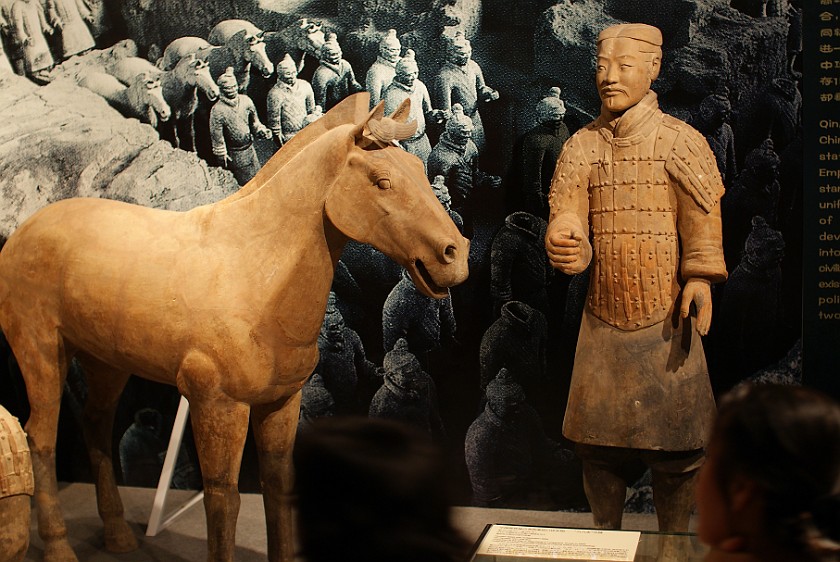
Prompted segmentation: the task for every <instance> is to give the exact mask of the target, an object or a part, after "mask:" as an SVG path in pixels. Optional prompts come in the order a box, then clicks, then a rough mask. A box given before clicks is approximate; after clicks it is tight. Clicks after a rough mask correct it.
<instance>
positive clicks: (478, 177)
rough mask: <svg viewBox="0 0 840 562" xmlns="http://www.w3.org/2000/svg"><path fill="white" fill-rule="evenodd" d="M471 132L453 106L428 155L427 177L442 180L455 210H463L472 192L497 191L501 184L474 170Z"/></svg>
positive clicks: (475, 155)
mask: <svg viewBox="0 0 840 562" xmlns="http://www.w3.org/2000/svg"><path fill="white" fill-rule="evenodd" d="M474 132H475V128H474V124H473V121H472V120H471V119H470V118H469V117H468V116H467V115H466V114H465V113H464V110H463V108H462V107H461V105H460V104H457V103H456V104H455V105H454V106H452V113H451V117H450V118H449V120H447V122H446V128H445V130H444V132H443V134H442V135H441V137H440V141H439V142H438V143H437V144H436V145H435V147H434V148H433V149H432V153H431V154H430V155H429V162H428V170H427V171H428V175H429V178H430V179H433V178H434V177H435V176H443V177H444V181H445V183H446V185H447V186H448V187H449V192H450V195H451V196H452V206H453V207H454V208H455V210H457V211H461V210H462V209H463V207H464V203H465V202H466V200H467V199H468V198H469V196H470V194H471V193H472V192H473V190H474V189H476V188H478V187H489V188H497V187H499V185H501V183H502V179H501V178H500V177H498V176H492V175H490V174H487V173H485V172H483V171H482V170H481V169H480V168H479V167H478V148H477V147H476V146H475V143H474V142H473V141H472V138H473V133H474ZM465 218H466V217H465Z"/></svg>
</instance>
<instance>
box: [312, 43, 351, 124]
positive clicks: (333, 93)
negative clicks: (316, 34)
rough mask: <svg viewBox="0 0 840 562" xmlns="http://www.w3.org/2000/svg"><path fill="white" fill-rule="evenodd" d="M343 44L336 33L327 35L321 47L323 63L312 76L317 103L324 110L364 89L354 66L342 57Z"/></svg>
mask: <svg viewBox="0 0 840 562" xmlns="http://www.w3.org/2000/svg"><path fill="white" fill-rule="evenodd" d="M342 55H343V53H342V52H341V46H340V45H339V44H338V40H337V39H336V36H335V33H330V34H329V35H327V40H326V41H325V42H324V45H323V46H322V47H321V64H320V65H318V68H317V69H316V70H315V74H314V75H313V76H312V89H313V90H314V91H315V103H317V104H318V105H320V106H321V107H322V108H323V109H324V111H329V110H330V109H331V108H332V107H333V106H334V105H335V104H337V103H338V102H340V101H341V100H343V99H344V98H346V97H347V96H349V95H350V94H355V93H357V92H361V91H363V90H364V88H362V85H361V84H359V83H358V82H357V81H356V75H355V74H354V73H353V67H352V66H350V63H349V62H347V61H346V60H344V59H343V58H341V57H342Z"/></svg>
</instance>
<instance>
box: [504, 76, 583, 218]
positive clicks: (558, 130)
mask: <svg viewBox="0 0 840 562" xmlns="http://www.w3.org/2000/svg"><path fill="white" fill-rule="evenodd" d="M535 109H536V121H537V124H536V125H535V126H534V127H533V128H531V129H530V130H529V131H528V132H526V133H525V134H524V135H522V139H521V141H520V143H519V144H520V147H518V150H517V152H518V153H519V154H518V160H519V162H517V163H516V166H515V168H518V169H517V170H516V171H515V172H514V173H515V175H516V176H517V177H515V178H513V181H514V182H515V183H517V184H519V185H520V186H521V187H520V188H519V190H518V191H519V193H511V194H509V195H510V196H511V197H510V199H511V200H513V201H512V202H511V206H512V210H515V211H528V212H529V213H531V214H533V215H536V216H538V217H542V218H543V219H548V190H549V187H550V185H551V176H552V174H553V172H554V165H555V164H556V163H557V157H558V156H560V151H561V150H562V149H563V143H565V142H566V141H567V140H568V139H569V128H568V127H567V126H566V123H565V122H564V121H563V118H564V117H565V116H566V104H565V103H563V100H562V99H561V98H560V88H551V90H549V92H548V95H547V96H545V97H544V98H543V99H541V100H540V101H539V102H537V106H536V108H535Z"/></svg>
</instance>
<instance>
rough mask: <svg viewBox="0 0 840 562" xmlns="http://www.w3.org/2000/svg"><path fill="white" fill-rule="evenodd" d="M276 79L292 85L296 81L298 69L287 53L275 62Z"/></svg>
mask: <svg viewBox="0 0 840 562" xmlns="http://www.w3.org/2000/svg"><path fill="white" fill-rule="evenodd" d="M276 68H277V79H278V80H280V81H282V82H285V83H286V84H289V85H290V86H291V85H294V83H295V82H296V81H297V75H298V68H297V65H296V64H295V61H293V60H292V57H291V56H290V55H289V53H286V56H285V57H283V59H282V60H280V61H278V62H277V66H276Z"/></svg>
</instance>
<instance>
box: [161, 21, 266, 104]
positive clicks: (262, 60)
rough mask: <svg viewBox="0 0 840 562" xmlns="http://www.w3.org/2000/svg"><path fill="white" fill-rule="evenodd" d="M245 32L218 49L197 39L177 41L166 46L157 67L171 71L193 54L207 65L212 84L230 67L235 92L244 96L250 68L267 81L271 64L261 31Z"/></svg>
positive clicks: (248, 29)
mask: <svg viewBox="0 0 840 562" xmlns="http://www.w3.org/2000/svg"><path fill="white" fill-rule="evenodd" d="M236 21H240V20H236ZM241 21H244V20H241ZM245 23H249V22H245ZM219 25H221V24H219ZM217 27H218V26H217ZM252 27H253V26H252ZM254 29H256V28H254ZM249 31H251V29H250V28H244V29H240V30H239V31H237V32H235V33H231V34H229V35H227V36H225V37H224V39H225V41H224V43H223V44H221V45H213V44H211V43H210V42H208V41H205V40H204V39H201V38H200V37H190V36H187V37H179V38H178V39H175V40H173V41H172V42H171V43H169V45H167V46H166V49H164V51H163V57H162V58H161V60H160V61H159V62H158V66H159V67H160V68H161V70H171V69H173V68H175V65H176V64H178V61H179V60H181V59H182V58H184V57H186V56H188V55H190V54H194V55H195V56H196V58H198V59H201V60H203V61H206V62H207V64H209V65H210V76H212V77H213V79H214V80H216V79H218V77H219V76H220V75H221V74H222V73H223V72H224V71H225V70H226V69H227V67H232V68H233V73H234V74H235V75H236V81H237V83H238V84H239V91H240V92H242V93H244V92H245V91H246V90H247V89H248V83H249V82H250V80H251V66H252V65H253V66H254V68H256V70H257V72H259V73H260V75H261V76H262V77H263V78H268V77H270V76H271V75H272V74H273V73H274V63H272V62H271V61H270V60H269V58H268V55H267V54H266V52H265V41H264V40H263V33H262V32H261V31H260V32H258V33H249ZM213 37H217V38H220V37H222V33H221V32H218V33H216V34H215V35H213Z"/></svg>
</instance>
